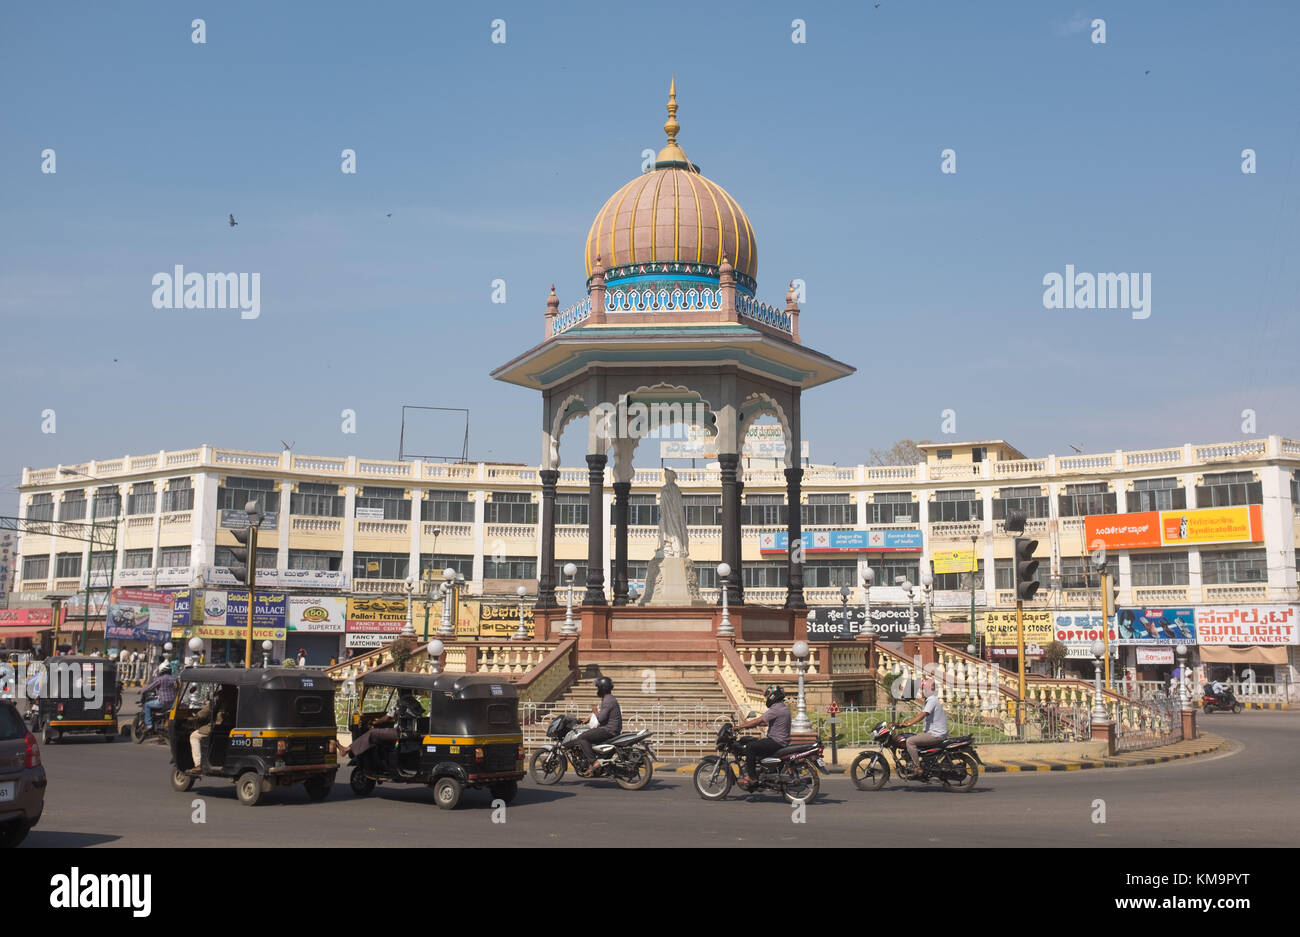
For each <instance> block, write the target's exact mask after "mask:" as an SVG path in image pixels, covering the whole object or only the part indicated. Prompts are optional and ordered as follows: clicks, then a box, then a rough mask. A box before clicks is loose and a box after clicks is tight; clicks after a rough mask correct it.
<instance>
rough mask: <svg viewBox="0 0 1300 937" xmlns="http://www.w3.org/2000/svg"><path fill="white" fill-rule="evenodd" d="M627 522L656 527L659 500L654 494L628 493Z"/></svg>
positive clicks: (634, 524) (637, 525) (633, 524)
mask: <svg viewBox="0 0 1300 937" xmlns="http://www.w3.org/2000/svg"><path fill="white" fill-rule="evenodd" d="M627 522H628V524H629V525H631V526H633V527H658V526H659V502H658V501H656V500H655V496H654V495H629V496H628V499H627Z"/></svg>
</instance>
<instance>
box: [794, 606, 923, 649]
mask: <svg viewBox="0 0 1300 937" xmlns="http://www.w3.org/2000/svg"><path fill="white" fill-rule="evenodd" d="M912 612H913V614H914V616H915V617H914V618H912V617H910V616H909V615H908V610H907V608H905V607H901V608H900V607H898V606H891V605H873V606H872V607H871V625H870V627H865V626H864V624H865V622H866V610H865V609H864V608H863V607H862V606H861V605H859V606H857V607H856V608H855V607H853V606H849V609H848V614H847V615H846V614H845V611H844V608H843V607H842V606H838V605H820V606H816V607H814V608H810V609H808V639H809V640H810V641H851V640H853V639H854V638H856V637H857V636H858V635H860V634H866V635H870V636H872V637H874V638H876V639H878V640H880V641H901V640H903V637H904V636H905V635H906V634H907V633H908V625H909V620H910V622H911V625H912V627H913V629H914V633H916V634H920V633H921V629H923V628H924V627H925V608H924V607H922V606H917V607H916V608H914V609H913V610H912Z"/></svg>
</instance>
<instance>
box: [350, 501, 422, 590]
mask: <svg viewBox="0 0 1300 937" xmlns="http://www.w3.org/2000/svg"><path fill="white" fill-rule="evenodd" d="M374 511H383V512H384V520H386V521H409V520H410V519H411V502H410V500H409V499H408V498H407V497H406V492H405V491H404V490H403V489H401V488H376V487H374V486H367V487H365V488H362V489H361V491H360V493H358V494H357V517H360V518H366V517H367V516H368V515H369V514H371V513H373V512H374ZM375 519H376V520H378V518H375ZM382 578H385V579H387V578H388V577H387V576H385V577H382Z"/></svg>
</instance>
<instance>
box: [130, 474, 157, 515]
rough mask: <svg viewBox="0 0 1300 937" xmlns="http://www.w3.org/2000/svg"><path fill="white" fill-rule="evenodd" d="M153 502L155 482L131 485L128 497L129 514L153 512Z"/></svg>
mask: <svg viewBox="0 0 1300 937" xmlns="http://www.w3.org/2000/svg"><path fill="white" fill-rule="evenodd" d="M153 503H154V488H153V482H140V483H138V484H135V485H132V486H131V494H130V495H128V496H127V499H126V513H127V514H128V515H138V514H152V513H153Z"/></svg>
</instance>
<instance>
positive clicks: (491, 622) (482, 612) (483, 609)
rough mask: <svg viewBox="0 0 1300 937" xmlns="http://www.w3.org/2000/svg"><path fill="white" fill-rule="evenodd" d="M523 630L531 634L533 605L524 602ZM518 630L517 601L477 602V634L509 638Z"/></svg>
mask: <svg viewBox="0 0 1300 937" xmlns="http://www.w3.org/2000/svg"><path fill="white" fill-rule="evenodd" d="M523 614H524V630H525V631H526V632H528V636H529V637H530V638H531V637H532V636H533V607H532V606H531V605H529V604H527V603H525V604H524V613H523ZM518 630H519V603H518V602H479V606H478V636H479V637H481V638H505V639H509V638H510V637H512V636H513V635H514V634H515V632H516V631H518Z"/></svg>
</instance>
